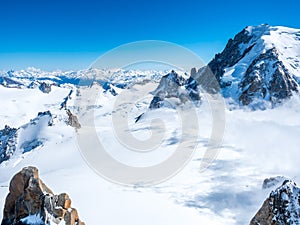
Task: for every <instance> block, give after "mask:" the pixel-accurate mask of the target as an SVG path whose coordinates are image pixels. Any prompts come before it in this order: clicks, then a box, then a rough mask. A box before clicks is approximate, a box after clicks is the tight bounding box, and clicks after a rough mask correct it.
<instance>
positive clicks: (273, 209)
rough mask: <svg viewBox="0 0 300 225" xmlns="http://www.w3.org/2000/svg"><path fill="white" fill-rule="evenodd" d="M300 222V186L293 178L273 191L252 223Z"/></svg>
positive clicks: (286, 223)
mask: <svg viewBox="0 0 300 225" xmlns="http://www.w3.org/2000/svg"><path fill="white" fill-rule="evenodd" d="M294 224H295V225H296V224H300V188H299V187H297V186H296V184H295V183H294V182H293V181H291V180H285V181H284V182H283V184H282V185H281V186H280V187H279V188H277V189H276V190H275V191H272V192H271V194H270V196H269V197H268V198H267V199H266V200H265V201H264V203H263V205H262V207H261V208H260V209H259V211H258V212H257V213H256V215H255V216H254V218H253V219H252V220H251V222H250V225H294Z"/></svg>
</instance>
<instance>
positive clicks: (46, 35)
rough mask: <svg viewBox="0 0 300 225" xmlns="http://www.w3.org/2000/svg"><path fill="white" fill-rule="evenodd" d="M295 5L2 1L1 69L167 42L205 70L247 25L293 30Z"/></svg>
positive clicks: (82, 64) (84, 62) (80, 62)
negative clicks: (205, 64)
mask: <svg viewBox="0 0 300 225" xmlns="http://www.w3.org/2000/svg"><path fill="white" fill-rule="evenodd" d="M299 8H300V3H299V1H296V0H295V1H284V2H283V1H278V2H276V1H262V0H260V1H258V0H252V1H221V0H214V1H200V0H198V1H197V0H192V1H190V0H185V1H169V0H165V1H163V0H152V1H143V0H139V1H138V0H133V1H130V0H126V1H113V0H98V1H96V0H85V1H78V0H73V1H71V0H70V1H66V0H29V1H26V0H1V2H0V69H1V70H8V69H20V68H26V67H28V66H35V67H39V68H42V69H47V70H52V69H63V70H67V69H80V68H86V67H88V66H89V65H90V63H92V62H93V61H94V60H95V59H96V58H97V57H98V56H100V55H101V54H103V53H105V52H106V51H108V50H110V49H112V48H114V47H117V46H119V45H121V44H125V43H128V42H132V41H139V40H163V41H169V42H174V43H176V44H179V45H182V46H184V47H187V48H189V49H190V50H192V51H194V52H195V53H197V54H198V55H199V56H200V57H201V58H202V59H203V60H204V61H205V62H208V61H209V60H210V59H211V58H212V57H213V56H214V54H215V53H217V52H220V51H221V50H222V49H223V48H224V46H225V45H226V43H227V41H228V39H229V38H231V37H233V36H234V35H235V34H236V33H237V32H239V31H240V30H242V29H243V28H244V27H245V26H247V25H259V24H261V23H268V24H270V25H283V26H289V27H295V28H300V18H299V17H300V16H299V15H300V14H299Z"/></svg>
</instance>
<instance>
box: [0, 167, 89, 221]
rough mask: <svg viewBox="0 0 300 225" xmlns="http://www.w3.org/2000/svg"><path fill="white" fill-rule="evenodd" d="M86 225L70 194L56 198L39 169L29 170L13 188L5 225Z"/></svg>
mask: <svg viewBox="0 0 300 225" xmlns="http://www.w3.org/2000/svg"><path fill="white" fill-rule="evenodd" d="M50 224H52V225H54V224H65V225H84V222H82V221H81V220H80V219H79V216H78V212H77V210H76V209H75V208H73V207H72V206H71V199H70V197H69V196H68V194H66V193H62V194H58V195H55V194H54V193H53V192H52V191H51V189H50V188H48V187H47V186H46V185H45V184H44V182H43V181H42V180H41V179H40V177H39V174H38V169H37V168H35V167H31V166H29V167H25V168H23V169H22V170H21V171H20V172H19V173H17V174H16V175H15V176H14V177H13V178H12V180H11V182H10V185H9V194H8V195H7V197H6V201H5V206H4V211H3V219H2V222H1V225H50Z"/></svg>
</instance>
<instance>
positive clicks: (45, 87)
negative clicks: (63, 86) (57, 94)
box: [39, 82, 51, 94]
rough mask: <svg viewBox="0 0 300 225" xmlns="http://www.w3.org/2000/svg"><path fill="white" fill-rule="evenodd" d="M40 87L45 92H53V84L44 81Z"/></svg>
mask: <svg viewBox="0 0 300 225" xmlns="http://www.w3.org/2000/svg"><path fill="white" fill-rule="evenodd" d="M39 89H40V90H41V91H42V92H43V93H46V94H48V93H50V92H51V84H48V83H45V82H42V83H41V84H40V86H39Z"/></svg>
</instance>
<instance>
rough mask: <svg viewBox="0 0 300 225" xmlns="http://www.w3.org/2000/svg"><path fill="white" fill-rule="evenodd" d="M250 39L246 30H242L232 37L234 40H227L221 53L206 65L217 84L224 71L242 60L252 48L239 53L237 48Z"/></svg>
mask: <svg viewBox="0 0 300 225" xmlns="http://www.w3.org/2000/svg"><path fill="white" fill-rule="evenodd" d="M251 38H252V37H251V36H250V35H249V32H248V31H247V30H246V29H244V30H242V31H241V32H240V33H238V34H237V35H236V36H235V37H234V39H229V41H228V43H227V45H226V47H225V49H224V50H223V52H221V53H219V54H216V55H215V57H214V59H213V60H212V61H211V62H210V63H209V64H208V67H209V68H210V69H211V71H212V73H213V74H214V75H215V76H216V79H217V80H218V81H219V82H221V77H222V76H223V74H224V72H225V71H224V69H225V68H226V67H231V66H233V65H235V64H236V63H237V62H238V61H240V59H241V58H243V56H244V55H246V54H247V52H249V51H250V50H251V48H253V45H252V46H251V47H250V48H248V49H246V50H245V51H244V52H241V51H240V48H239V46H240V44H242V43H244V44H246V43H249V41H250V40H251Z"/></svg>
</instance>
